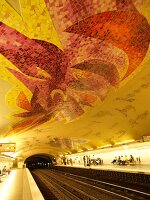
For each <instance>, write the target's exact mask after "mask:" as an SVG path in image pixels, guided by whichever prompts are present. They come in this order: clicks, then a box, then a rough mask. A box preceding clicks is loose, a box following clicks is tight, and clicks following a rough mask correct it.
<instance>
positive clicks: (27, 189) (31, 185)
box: [0, 169, 44, 200]
mask: <svg viewBox="0 0 150 200" xmlns="http://www.w3.org/2000/svg"><path fill="white" fill-rule="evenodd" d="M0 179H1V182H0V200H44V198H43V196H42V194H41V192H40V190H39V189H38V187H37V185H36V183H35V181H34V179H33V178H32V176H31V174H30V172H29V170H28V169H14V170H12V171H11V173H10V174H9V175H4V176H0Z"/></svg>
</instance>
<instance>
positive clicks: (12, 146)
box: [0, 143, 16, 153]
mask: <svg viewBox="0 0 150 200" xmlns="http://www.w3.org/2000/svg"><path fill="white" fill-rule="evenodd" d="M15 151H16V143H0V153H2V152H15Z"/></svg>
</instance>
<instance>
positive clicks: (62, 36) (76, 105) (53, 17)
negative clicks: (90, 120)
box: [0, 0, 150, 131]
mask: <svg viewBox="0 0 150 200" xmlns="http://www.w3.org/2000/svg"><path fill="white" fill-rule="evenodd" d="M12 2H13V1H11V0H9V1H4V0H2V3H1V6H2V14H1V23H0V53H1V54H2V55H1V63H0V65H1V71H0V74H1V75H0V77H1V78H3V79H5V80H7V81H10V82H11V83H13V84H14V85H16V88H13V89H12V90H11V92H10V93H9V94H8V96H7V101H8V102H9V101H10V96H11V97H12V98H13V100H12V102H13V103H14V105H13V106H14V107H15V108H16V110H15V111H16V113H14V114H13V116H14V117H15V118H16V119H18V120H17V123H16V124H15V125H13V131H21V130H23V129H26V130H28V129H30V128H33V127H35V126H37V125H40V124H42V123H44V122H47V121H49V120H51V121H55V120H64V119H68V120H69V121H71V120H74V119H76V118H78V117H80V116H81V115H82V114H84V112H85V111H86V107H92V106H93V105H94V103H95V102H96V101H97V100H98V99H99V100H101V101H103V100H104V99H105V98H106V96H107V94H108V92H109V91H110V90H112V89H113V88H114V87H118V86H119V84H120V82H122V81H123V80H124V79H126V78H128V77H129V76H131V74H132V73H133V72H134V71H135V70H136V68H138V67H139V66H140V64H141V63H142V61H143V60H144V57H145V55H146V53H147V50H148V47H149V42H150V26H149V24H148V21H147V19H146V18H145V16H144V15H143V14H141V13H140V12H139V11H138V9H137V7H140V6H141V1H138V0H134V1H132V0H116V1H108V2H107V3H106V2H105V1H100V0H93V1H92V0H84V2H82V3H81V1H80V0H73V1H72V0H61V1H55V0H45V2H44V0H37V1H32V0H28V1H27V0H24V1H21V4H18V2H19V1H16V4H13V3H12ZM30 18H31V19H30ZM10 19H11V20H10ZM12 19H13V20H12ZM11 22H12V23H11ZM13 103H11V106H12V104H13ZM13 106H12V107H13Z"/></svg>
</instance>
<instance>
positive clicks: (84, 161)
mask: <svg viewBox="0 0 150 200" xmlns="http://www.w3.org/2000/svg"><path fill="white" fill-rule="evenodd" d="M83 163H84V167H86V157H85V156H83Z"/></svg>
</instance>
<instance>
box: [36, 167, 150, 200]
mask: <svg viewBox="0 0 150 200" xmlns="http://www.w3.org/2000/svg"><path fill="white" fill-rule="evenodd" d="M34 175H36V176H38V178H39V179H40V180H41V181H42V183H43V184H45V185H46V187H47V188H49V190H50V191H51V192H52V193H53V195H54V196H55V198H56V199H59V200H82V199H83V200H109V199H111V200H112V199H113V200H121V199H122V200H123V199H126V200H138V199H139V200H146V199H150V194H149V193H146V192H142V191H138V190H135V189H131V188H127V187H122V186H118V185H115V184H112V183H107V182H104V181H98V180H94V179H90V178H85V177H82V176H78V175H73V174H69V173H64V172H60V171H55V170H36V171H34V172H33V176H34ZM45 199H46V200H47V199H48V198H47V197H45ZM50 199H52V198H50Z"/></svg>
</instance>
